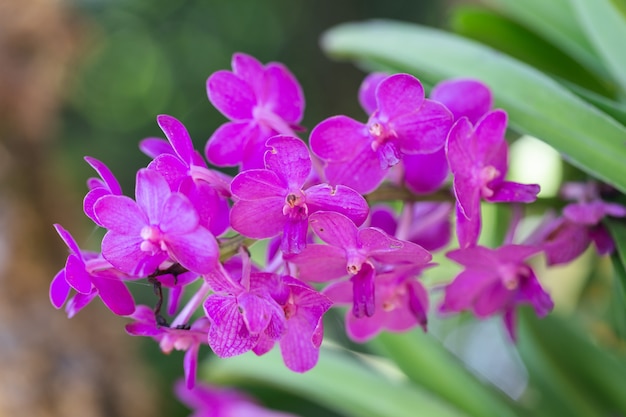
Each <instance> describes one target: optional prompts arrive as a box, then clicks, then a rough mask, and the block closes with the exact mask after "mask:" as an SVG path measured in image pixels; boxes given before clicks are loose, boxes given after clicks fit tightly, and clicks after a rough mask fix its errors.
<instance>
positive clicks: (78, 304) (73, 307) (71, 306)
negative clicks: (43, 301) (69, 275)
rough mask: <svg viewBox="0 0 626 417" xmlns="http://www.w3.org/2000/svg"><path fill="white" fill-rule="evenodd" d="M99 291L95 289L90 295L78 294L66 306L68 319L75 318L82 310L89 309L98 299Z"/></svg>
mask: <svg viewBox="0 0 626 417" xmlns="http://www.w3.org/2000/svg"><path fill="white" fill-rule="evenodd" d="M97 295H98V291H96V289H95V288H94V289H93V290H92V291H91V292H90V293H89V294H80V293H79V294H76V295H75V296H74V297H72V298H70V300H69V301H68V302H67V304H66V305H65V312H66V313H67V317H68V318H70V319H71V318H72V317H74V316H75V315H76V314H77V313H78V312H79V311H80V310H82V309H83V308H85V307H87V305H88V304H89V303H91V301H92V300H93V299H94V298H96V296H97Z"/></svg>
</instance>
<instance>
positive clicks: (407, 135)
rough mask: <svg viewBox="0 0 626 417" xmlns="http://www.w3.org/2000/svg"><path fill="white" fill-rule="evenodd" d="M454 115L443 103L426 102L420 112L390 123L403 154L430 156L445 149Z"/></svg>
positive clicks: (398, 118) (406, 115)
mask: <svg viewBox="0 0 626 417" xmlns="http://www.w3.org/2000/svg"><path fill="white" fill-rule="evenodd" d="M452 120H453V119H452V113H450V111H449V110H448V109H447V108H446V107H445V106H444V105H443V104H441V103H438V102H436V101H432V100H424V102H423V104H422V107H420V109H419V111H416V112H413V113H408V114H405V115H402V116H400V117H397V118H395V119H393V120H392V121H390V124H391V125H392V126H393V128H394V130H395V131H396V134H397V135H398V138H397V140H396V142H397V143H398V148H399V149H400V151H401V152H402V153H403V154H407V155H415V154H428V153H433V152H435V151H438V150H439V149H441V148H443V145H444V144H445V142H446V136H447V135H448V132H449V131H450V127H452Z"/></svg>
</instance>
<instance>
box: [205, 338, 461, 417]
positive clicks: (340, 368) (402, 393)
mask: <svg viewBox="0 0 626 417" xmlns="http://www.w3.org/2000/svg"><path fill="white" fill-rule="evenodd" d="M205 376H206V377H207V378H208V379H209V380H211V381H213V382H219V383H229V384H233V383H235V384H236V383H237V382H257V383H261V384H264V385H269V386H273V387H276V388H279V389H282V390H284V391H286V392H291V393H293V394H296V395H301V396H304V397H305V398H307V399H309V400H312V401H316V402H319V403H320V404H322V405H325V406H326V407H327V408H329V409H331V410H334V411H337V412H339V413H341V414H343V415H345V416H350V417H389V416H394V417H415V416H437V417H463V416H466V417H467V416H468V415H467V414H464V413H462V412H461V411H458V410H457V409H455V408H452V407H451V406H450V405H448V404H446V403H444V402H443V401H441V400H440V399H439V398H437V397H436V396H435V395H433V394H431V393H429V392H427V391H425V390H423V389H420V388H419V387H417V386H415V385H412V384H409V383H407V382H405V381H402V380H399V379H397V378H396V379H393V378H390V377H389V376H387V375H385V374H384V373H382V372H378V371H375V370H374V369H373V368H372V367H370V366H368V365H367V364H366V363H365V362H358V361H356V360H355V357H354V356H353V355H349V354H347V352H339V351H336V350H333V349H328V348H322V350H321V357H320V361H319V363H318V364H317V366H316V367H315V368H314V369H312V370H311V371H309V372H306V373H304V374H298V373H295V372H292V371H290V370H288V369H287V368H285V365H284V364H283V362H282V359H281V357H280V353H279V351H278V349H274V350H273V351H272V352H270V353H268V354H266V355H264V356H261V357H257V356H255V355H252V354H246V355H243V356H239V357H235V358H229V359H224V360H220V361H211V362H210V363H209V366H207V367H206V373H205Z"/></svg>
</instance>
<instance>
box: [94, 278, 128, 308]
mask: <svg viewBox="0 0 626 417" xmlns="http://www.w3.org/2000/svg"><path fill="white" fill-rule="evenodd" d="M92 281H93V285H94V287H96V289H97V290H98V295H99V296H100V298H101V299H102V302H103V303H104V305H106V306H107V307H108V308H109V310H111V311H112V312H113V313H115V314H117V315H118V316H128V315H130V314H133V312H134V311H135V301H134V300H133V296H132V295H131V294H130V291H128V288H127V287H126V285H125V284H124V283H123V282H122V281H121V280H120V279H119V278H118V277H116V276H115V275H114V274H112V273H110V272H108V273H107V272H103V273H98V274H94V275H93V277H92Z"/></svg>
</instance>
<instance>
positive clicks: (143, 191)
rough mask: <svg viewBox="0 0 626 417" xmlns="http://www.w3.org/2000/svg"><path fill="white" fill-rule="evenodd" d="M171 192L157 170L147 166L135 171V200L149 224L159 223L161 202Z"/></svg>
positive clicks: (161, 209)
mask: <svg viewBox="0 0 626 417" xmlns="http://www.w3.org/2000/svg"><path fill="white" fill-rule="evenodd" d="M171 193H172V191H171V190H170V186H169V184H168V183H167V181H165V178H164V177H163V175H161V174H159V173H158V172H157V171H154V170H152V169H147V168H144V169H140V170H139V171H137V185H136V186H135V200H136V201H137V205H138V206H139V207H140V208H141V210H142V211H143V212H144V213H145V214H146V216H147V217H148V220H149V222H150V224H158V223H159V221H160V219H161V216H162V212H163V203H164V202H165V201H166V199H167V198H168V197H169V196H170V194H171ZM98 217H99V216H98Z"/></svg>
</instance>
